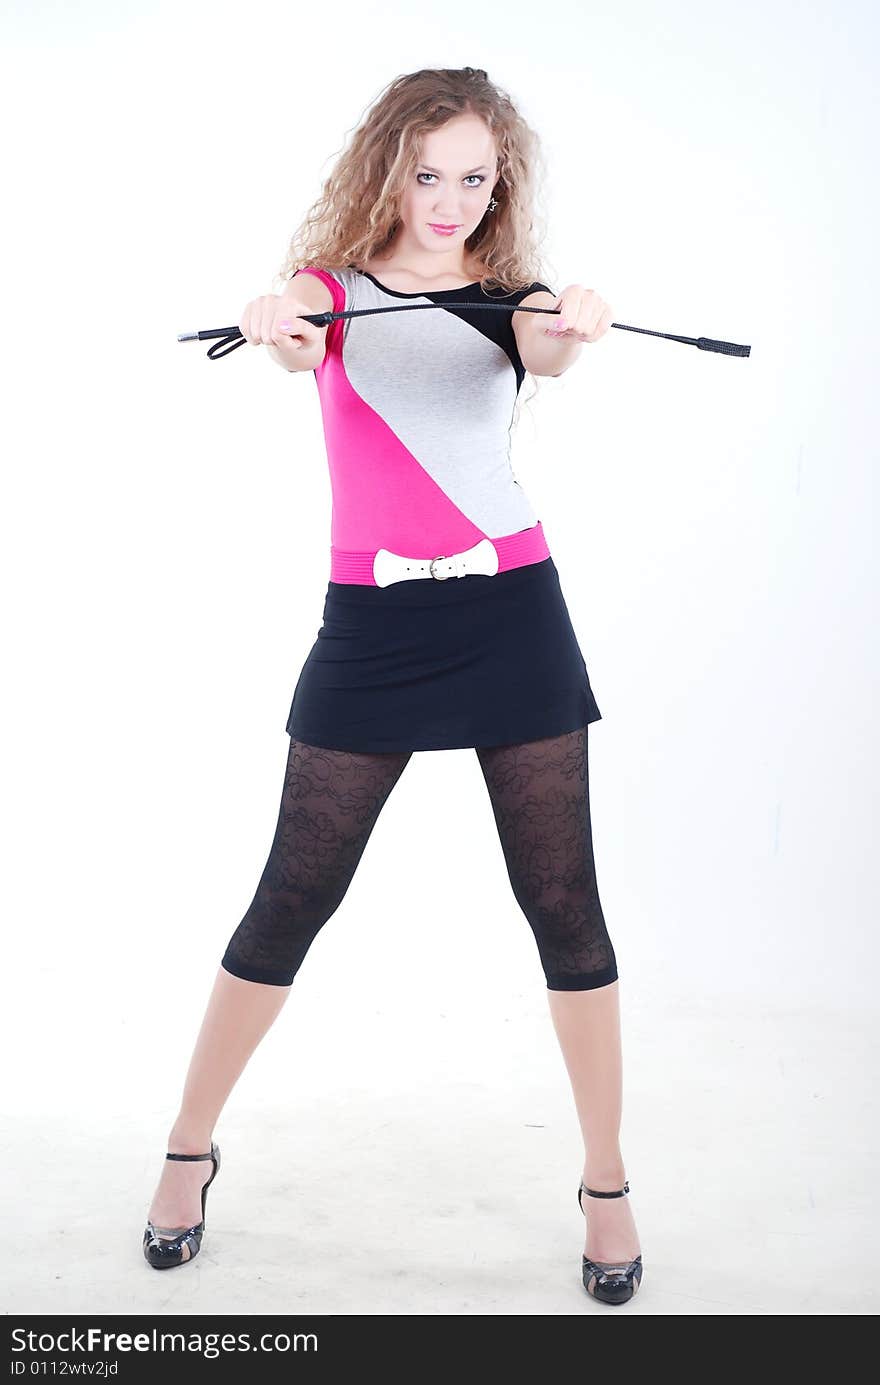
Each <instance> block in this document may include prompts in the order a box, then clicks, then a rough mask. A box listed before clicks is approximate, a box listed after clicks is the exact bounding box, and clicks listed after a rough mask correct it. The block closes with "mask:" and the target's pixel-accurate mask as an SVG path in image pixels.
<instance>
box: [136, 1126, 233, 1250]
mask: <svg viewBox="0 0 880 1385" xmlns="http://www.w3.org/2000/svg"><path fill="white" fill-rule="evenodd" d="M165 1158H166V1159H179V1160H185V1161H187V1162H194V1161H195V1160H198V1159H210V1160H211V1161H212V1163H213V1168H212V1170H211V1177H210V1178H209V1179H208V1180H207V1182H206V1183H204V1184H203V1185H202V1219H201V1221H200V1222H196V1224H195V1226H154V1225H153V1223H152V1222H151V1221H148V1222H147V1225H146V1229H145V1231H144V1241H143V1246H144V1259H145V1260H146V1261H147V1264H149V1265H152V1267H153V1269H154V1270H170V1269H173V1268H174V1266H175V1265H187V1264H189V1262H190V1260H194V1259H195V1258H196V1256H197V1255H198V1253H199V1251H200V1250H201V1248H202V1236H203V1234H204V1230H205V1204H206V1202H207V1200H208V1189H209V1188H210V1186H211V1184H212V1183H213V1182H214V1179H215V1178H216V1177H217V1174H218V1173H219V1172H220V1146H219V1145H217V1144H215V1143H214V1141H213V1140H212V1141H211V1148H210V1151H209V1152H208V1153H207V1154H170V1153H168V1154H166V1155H165ZM184 1246H186V1247H187V1248H188V1251H189V1254H188V1255H186V1256H184V1253H183V1248H184Z"/></svg>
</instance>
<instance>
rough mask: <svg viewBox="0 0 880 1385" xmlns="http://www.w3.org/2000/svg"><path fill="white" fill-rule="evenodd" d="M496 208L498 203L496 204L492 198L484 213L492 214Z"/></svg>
mask: <svg viewBox="0 0 880 1385" xmlns="http://www.w3.org/2000/svg"><path fill="white" fill-rule="evenodd" d="M497 206H498V203H497V202H496V200H495V198H494V197H493V198H492V201H491V202H490V203H489V205H488V207H487V208H486V211H487V212H494V210H495V208H496V207H497Z"/></svg>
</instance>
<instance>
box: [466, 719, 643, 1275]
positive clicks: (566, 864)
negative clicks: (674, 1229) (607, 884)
mask: <svg viewBox="0 0 880 1385" xmlns="http://www.w3.org/2000/svg"><path fill="white" fill-rule="evenodd" d="M587 736H588V728H587V727H586V726H582V727H580V728H579V729H578V730H576V731H570V732H568V733H566V734H564V735H561V736H554V737H550V738H548V739H545V740H538V741H529V742H527V743H525V744H522V745H499V746H485V747H484V746H480V747H478V748H477V756H478V758H479V761H480V768H481V769H482V771H483V776H484V778H485V780H486V787H487V789H488V791H489V797H490V800H491V803H492V810H493V812H494V815H495V822H496V825H497V827H498V835H499V837H500V839H501V847H502V850H503V852H504V859H505V862H506V865H507V872H508V875H509V877H510V882H511V884H512V886H513V892H514V895H515V897H516V900H517V903H518V904H519V906H520V908H521V909H522V911H523V913H524V914H525V916H526V918H527V920H528V922H529V924H530V925H531V928H532V932H533V933H534V936H535V942H536V944H537V947H538V953H539V956H540V959H541V965H542V967H543V970H544V975H545V979H546V982H547V995H548V1001H549V1005H550V1014H551V1017H552V1020H553V1025H554V1028H555V1031H556V1035H557V1038H558V1040H559V1045H560V1048H561V1049H562V1054H563V1058H564V1060H565V1065H566V1069H567V1071H568V1076H569V1080H570V1082H571V1087H572V1092H573V1095H574V1100H575V1107H576V1110H577V1115H578V1120H579V1122H580V1127H581V1133H582V1135H583V1140H584V1165H583V1180H584V1182H585V1183H586V1185H587V1187H588V1188H595V1189H596V1190H597V1191H601V1192H611V1191H614V1190H616V1189H618V1188H622V1187H623V1184H624V1181H625V1178H626V1169H625V1166H624V1162H623V1157H622V1155H621V1152H620V1143H619V1134H620V1118H621V1109H622V1095H621V1093H622V1061H621V1041H620V1012H619V983H618V979H617V962H616V958H615V955H614V948H613V946H612V943H611V939H610V937H609V936H608V930H607V928H606V925H605V918H604V915H603V913H602V906H601V903H600V901H599V890H598V886H597V883H596V866H595V862H594V860H593V837H592V826H591V821H590V789H589V772H588V756H587ZM574 1192H575V1189H574V1186H573V1185H572V1206H573V1205H574ZM583 1202H584V1210H585V1212H586V1214H587V1217H586V1220H587V1243H586V1245H585V1247H584V1253H585V1254H586V1255H589V1256H590V1258H591V1259H596V1260H609V1261H617V1260H628V1259H631V1258H632V1257H633V1256H635V1255H637V1254H638V1253H639V1249H640V1247H639V1242H638V1235H637V1233H636V1227H635V1222H634V1220H633V1216H632V1210H631V1207H630V1199H629V1197H621V1198H591V1197H586V1196H585V1197H584V1199H583Z"/></svg>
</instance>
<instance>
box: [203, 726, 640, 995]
mask: <svg viewBox="0 0 880 1385" xmlns="http://www.w3.org/2000/svg"><path fill="white" fill-rule="evenodd" d="M412 753H413V752H412V751H389V752H381V753H380V752H368V753H359V752H353V751H347V750H326V749H323V748H321V747H319V746H311V745H306V744H304V743H303V742H302V741H299V740H297V739H296V738H295V737H291V738H290V748H289V753H288V760H287V766H286V769H285V776H284V789H283V792H282V796H281V807H280V809H279V813H278V822H277V825H276V828H275V835H274V838H273V841H272V846H271V849H270V851H269V857H268V860H267V861H266V865H265V867H264V869H263V873H262V876H261V878H260V882H259V884H258V886H257V890H256V893H255V895H254V898H253V900H252V901H251V904H250V906H249V908H248V910H247V913H246V914H245V916H244V918H243V919H242V920H241V922H240V924H239V925H238V927H237V928H236V930H235V932H234V933H233V935H232V937H231V938H230V939H229V942H228V944H227V946H226V951H225V953H224V955H223V959H222V965H223V966H224V967H225V969H226V970H227V971H229V972H231V973H232V974H233V975H235V976H239V977H241V978H243V979H244V980H246V981H262V982H266V983H268V984H270V985H278V986H289V985H290V984H291V983H292V982H293V979H294V977H295V976H296V973H297V971H298V970H299V968H300V966H301V965H302V962H303V959H304V958H305V955H306V953H307V952H308V949H309V947H310V946H311V944H312V942H313V941H314V938H315V936H316V935H317V933H318V931H319V929H320V928H321V927H322V926H323V925H324V924H325V923H326V922H327V920H328V919H329V918H330V917H331V916H332V915H333V914H334V913H335V912H336V910H337V909H338V908H339V905H340V904H341V903H342V900H343V898H344V896H345V893H346V891H347V889H348V887H349V885H350V883H351V880H352V878H353V876H354V872H355V870H356V868H357V865H358V862H359V861H360V858H361V856H362V854H363V851H364V848H365V847H366V844H367V841H368V840H369V837H370V834H371V832H372V830H373V828H374V826H375V824H376V820H377V819H378V816H379V813H380V812H381V810H382V807H383V805H384V804H385V802H386V801H387V799H388V796H389V794H390V793H391V790H392V789H393V788H394V785H395V784H396V783H397V781H398V779H399V778H400V776H401V774H402V773H403V771H404V769H405V768H406V765H407V763H408V762H409V759H410V757H411V755H412ZM475 753H476V754H477V756H478V758H479V762H480V767H481V769H482V772H483V777H484V779H485V781H486V787H487V789H488V791H489V797H490V800H491V804H492V810H493V813H494V816H495V822H496V825H497V828H498V835H499V838H500V841H501V847H502V850H503V852H504V858H505V862H506V864H507V872H508V875H509V877H510V882H511V885H512V886H513V892H514V896H515V897H516V900H517V903H518V904H519V906H520V908H521V909H522V911H523V913H524V914H525V916H526V918H527V920H528V922H529V924H530V926H531V928H532V932H533V934H534V937H535V941H536V943H537V947H538V953H539V956H540V960H541V965H542V967H543V970H544V975H545V978H546V981H547V985H548V987H549V988H550V989H551V990H591V989H593V988H595V987H597V986H604V985H608V984H609V983H610V982H612V981H615V980H616V979H617V965H616V959H615V955H614V948H613V947H612V945H611V940H610V938H609V936H608V932H607V929H606V927H605V919H604V917H603V914H602V906H601V904H600V902H599V891H598V887H597V884H596V867H595V863H594V860H593V840H592V829H591V824H590V795H589V777H588V767H587V727H586V726H583V727H580V728H579V729H578V730H576V731H571V732H568V733H567V734H565V735H561V736H554V737H549V738H547V739H545V740H539V741H529V742H527V743H525V744H521V745H500V746H488V747H486V746H479V747H477V748H476V751H475Z"/></svg>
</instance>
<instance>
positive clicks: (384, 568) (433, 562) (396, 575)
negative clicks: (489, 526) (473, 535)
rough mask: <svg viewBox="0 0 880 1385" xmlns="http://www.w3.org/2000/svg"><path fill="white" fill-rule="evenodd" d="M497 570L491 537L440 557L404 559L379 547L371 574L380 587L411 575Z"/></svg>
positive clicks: (442, 577)
mask: <svg viewBox="0 0 880 1385" xmlns="http://www.w3.org/2000/svg"><path fill="white" fill-rule="evenodd" d="M497 571H498V550H497V548H496V547H495V545H494V543H493V542H492V540H491V539H480V542H479V543H475V544H474V546H473V548H465V549H464V550H463V551H462V552H461V553H452V554H450V555H449V556H448V557H447V556H446V555H445V554H444V555H441V557H439V558H404V557H402V556H401V554H400V553H392V552H391V550H390V549H389V548H380V549H379V551H378V552H377V554H376V556H375V558H374V559H373V576H374V577H375V579H376V585H377V586H379V587H387V586H390V584H391V583H392V582H406V581H408V580H409V579H410V578H411V577H436V578H437V579H438V581H445V580H446V578H447V577H465V576H467V574H468V573H469V572H484V573H486V575H487V576H489V577H492V576H494V575H495V573H496V572H497Z"/></svg>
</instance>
